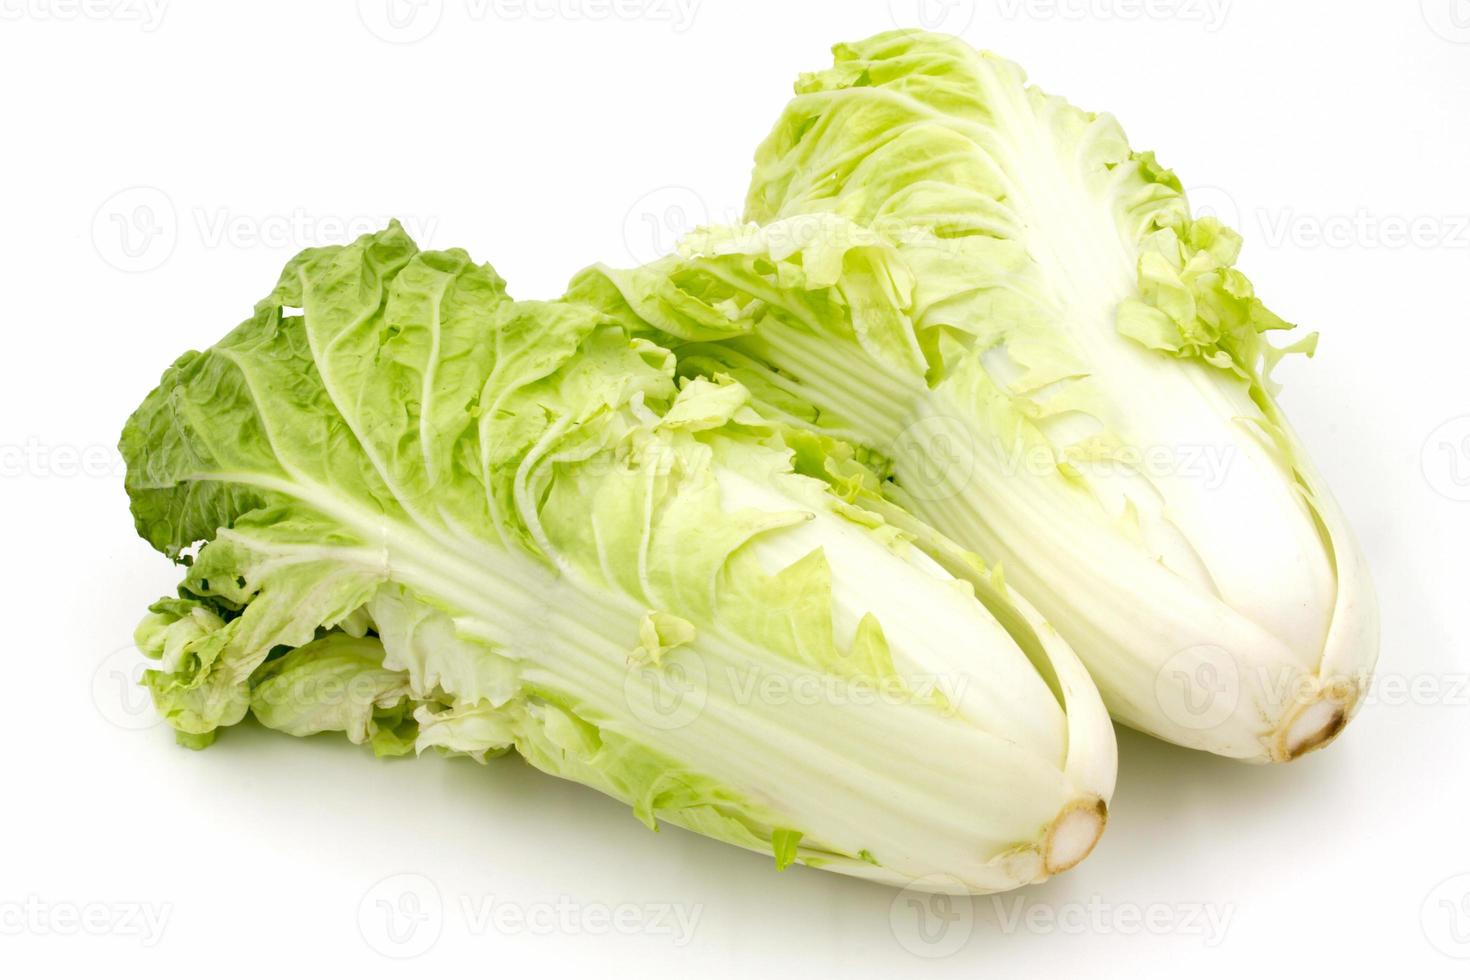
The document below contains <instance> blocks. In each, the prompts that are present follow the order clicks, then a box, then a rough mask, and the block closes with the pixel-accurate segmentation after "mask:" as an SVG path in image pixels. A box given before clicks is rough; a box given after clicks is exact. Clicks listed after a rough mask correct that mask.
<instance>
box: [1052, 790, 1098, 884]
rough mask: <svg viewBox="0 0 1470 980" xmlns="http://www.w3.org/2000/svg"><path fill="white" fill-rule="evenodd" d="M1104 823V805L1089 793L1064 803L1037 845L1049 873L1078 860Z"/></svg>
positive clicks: (1084, 856) (1088, 850) (1080, 860)
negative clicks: (1086, 797) (1087, 795)
mask: <svg viewBox="0 0 1470 980" xmlns="http://www.w3.org/2000/svg"><path fill="white" fill-rule="evenodd" d="M1107 825H1108V805H1107V804H1106V803H1104V802H1103V801H1102V800H1100V799H1097V798H1096V797H1093V798H1091V799H1085V800H1073V801H1072V802H1071V803H1069V804H1067V805H1066V806H1065V807H1064V808H1063V809H1062V812H1061V813H1059V814H1057V818H1056V819H1055V820H1053V821H1052V822H1051V826H1050V827H1048V828H1047V830H1046V839H1045V840H1044V841H1043V842H1042V845H1041V854H1042V861H1043V863H1044V865H1045V867H1046V873H1047V874H1049V875H1054V874H1060V873H1061V872H1063V871H1066V870H1068V869H1070V868H1075V867H1076V866H1077V865H1079V864H1081V863H1082V860H1083V859H1084V858H1086V857H1087V855H1089V854H1091V853H1092V849H1093V848H1094V847H1096V846H1097V842H1098V840H1099V839H1100V838H1101V837H1102V833H1103V829H1104V828H1105V827H1107Z"/></svg>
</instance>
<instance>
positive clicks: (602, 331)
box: [121, 224, 1116, 892]
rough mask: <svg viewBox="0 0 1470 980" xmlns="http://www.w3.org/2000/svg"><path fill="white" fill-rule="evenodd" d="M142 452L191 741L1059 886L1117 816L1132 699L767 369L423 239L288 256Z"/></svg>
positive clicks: (169, 660)
mask: <svg viewBox="0 0 1470 980" xmlns="http://www.w3.org/2000/svg"><path fill="white" fill-rule="evenodd" d="M121 448H122V452H123V455H124V457H125V458H126V461H127V466H128V469H127V479H126V484H127V490H128V493H129V496H130V498H131V504H132V511H133V515H134V518H135V520H136V523H137V528H138V531H139V533H140V534H141V535H142V536H143V537H144V538H145V539H146V540H147V541H148V542H149V543H150V544H151V545H153V546H154V547H155V548H157V549H158V550H159V551H161V552H163V553H164V554H165V555H167V556H169V557H171V558H173V559H175V560H177V561H179V562H180V563H181V564H182V565H183V578H182V581H181V582H180V584H179V587H178V592H177V595H175V596H172V597H168V598H165V599H162V600H160V601H159V602H158V603H157V604H155V605H154V606H153V608H152V609H151V610H150V612H149V614H148V616H147V617H146V618H145V619H144V621H143V623H142V624H141V625H140V627H139V629H138V641H139V644H140V646H141V647H142V649H143V651H144V653H145V654H146V655H147V656H148V657H150V658H151V659H152V661H153V664H152V669H151V670H150V671H149V672H148V673H147V675H146V684H147V685H148V687H149V688H150V690H151V692H152V695H153V698H154V700H155V702H156V704H157V706H158V709H159V711H160V712H161V713H162V714H163V715H164V717H166V718H167V719H168V721H169V723H170V724H171V725H172V726H173V727H174V728H175V729H176V731H177V732H178V733H179V737H180V739H181V741H183V742H185V743H186V744H189V745H193V746H204V745H207V744H208V743H209V742H210V741H211V740H213V739H214V738H215V737H216V735H217V733H218V732H219V731H220V730H221V729H224V728H227V727H229V726H231V725H234V724H237V723H239V722H241V721H242V720H244V719H245V718H247V717H250V716H253V717H254V718H255V719H256V720H257V721H258V722H259V723H261V724H263V725H265V726H267V727H269V728H272V729H275V730H278V731H281V732H285V733H287V734H291V735H298V736H305V735H311V734H316V733H321V732H339V733H342V734H344V735H345V736H346V737H347V738H348V739H350V740H351V741H353V742H356V743H359V744H365V745H369V746H371V747H372V749H373V750H374V751H376V752H377V753H378V754H380V755H401V754H408V753H415V752H423V751H426V750H431V749H432V750H437V751H441V752H445V753H450V754H454V755H462V756H468V757H471V758H474V759H477V760H485V759H487V758H490V757H493V756H496V755H500V754H504V753H507V752H515V753H517V754H519V755H520V756H522V757H523V758H524V759H525V760H526V761H528V762H529V763H531V764H532V765H534V766H536V767H537V768H540V769H542V770H545V771H546V772H549V773H551V774H553V775H556V776H560V777H563V778H567V779H571V780H574V781H576V782H579V783H582V784H585V785H587V786H590V787H593V788H595V789H597V790H599V791H601V792H604V793H606V794H608V795H610V796H613V797H615V798H617V799H619V800H622V801H623V802H625V803H627V804H628V805H629V806H630V807H631V808H632V810H633V812H634V813H635V814H636V815H637V817H638V818H639V819H641V820H643V821H644V822H645V823H647V824H648V825H649V826H650V827H655V828H656V827H657V826H659V825H660V824H663V823H669V824H674V825H677V826H681V827H685V828H688V829H690V830H693V831H696V832H698V833H701V834H705V835H708V836H710V837H714V838H717V839H720V840H723V841H727V842H730V843H733V844H736V845H738V846H741V847H745V848H749V849H752V850H756V851H761V852H764V853H766V854H768V855H771V856H773V857H774V860H775V862H776V864H777V866H778V867H784V866H786V865H788V864H790V863H793V862H797V863H802V864H806V865H809V866H812V867H820V868H828V869H831V870H835V871H839V872H843V873H846V874H851V875H857V876H859V877H864V878H871V879H875V880H880V881H886V882H893V883H897V884H905V885H908V884H912V885H916V886H917V887H937V888H944V889H951V888H961V889H964V890H968V891H977V892H978V891H993V890H999V889H1004V888H1010V887H1014V886H1016V885H1019V884H1023V883H1025V882H1028V881H1034V880H1039V879H1041V878H1044V877H1046V876H1047V875H1048V874H1050V873H1053V872H1055V871H1058V870H1061V869H1063V868H1066V867H1069V866H1071V865H1072V864H1074V863H1076V862H1077V861H1078V860H1080V859H1081V858H1082V857H1083V856H1084V855H1085V854H1086V853H1087V851H1088V850H1090V848H1091V846H1092V844H1093V843H1094V842H1095V840H1096V838H1097V835H1098V833H1099V832H1100V831H1101V829H1102V826H1103V822H1104V819H1105V814H1106V801H1107V799H1108V798H1109V797H1110V795H1111V792H1112V787H1113V780H1114V772H1115V765H1116V758H1115V748H1114V744H1113V739H1112V731H1111V728H1110V723H1109V721H1108V719H1107V716H1106V711H1105V709H1104V708H1103V706H1102V703H1101V700H1100V699H1099V697H1098V695H1097V693H1096V691H1095V689H1094V688H1093V686H1092V684H1091V682H1090V681H1089V680H1088V678H1087V676H1086V674H1085V672H1084V669H1083V668H1082V667H1081V665H1080V663H1079V662H1078V661H1077V659H1076V658H1075V656H1074V655H1073V654H1072V653H1071V651H1070V650H1069V649H1068V647H1067V646H1066V644H1065V643H1064V642H1062V641H1061V639H1060V638H1059V637H1058V636H1057V635H1056V633H1055V632H1054V631H1053V630H1051V629H1050V627H1048V626H1047V625H1046V624H1045V623H1044V622H1043V621H1042V620H1041V619H1040V618H1039V617H1038V616H1037V615H1036V614H1035V612H1034V611H1033V610H1032V609H1031V607H1030V606H1028V605H1027V604H1026V603H1025V601H1024V600H1022V599H1021V598H1019V597H1018V596H1016V595H1015V594H1014V593H1012V592H1011V591H1010V590H1009V588H1008V587H1007V586H1006V585H1005V584H1004V582H1003V581H1001V579H1000V578H999V577H998V576H997V575H996V573H995V570H994V569H991V568H987V567H985V566H984V565H982V564H980V563H979V562H978V561H977V560H975V559H973V557H972V556H968V555H966V554H965V553H963V552H962V551H960V550H959V549H958V548H957V547H956V548H955V549H954V551H955V557H953V558H952V559H951V560H949V561H948V567H945V565H944V564H943V563H941V562H939V561H936V560H935V559H934V558H932V557H930V554H931V553H937V552H936V549H937V548H942V547H945V546H946V544H945V542H944V541H943V539H941V538H940V537H939V536H938V535H937V534H936V533H935V532H933V531H930V530H928V529H927V528H925V527H923V526H922V525H919V524H918V523H917V522H913V523H912V524H909V523H908V522H909V518H907V516H906V515H903V514H902V513H901V512H900V511H898V510H897V509H896V508H891V507H890V505H889V504H888V503H887V502H885V501H882V500H881V499H879V498H877V497H876V496H875V494H874V493H873V486H872V485H871V483H870V482H869V481H867V478H866V476H865V474H866V473H867V469H866V468H865V467H863V466H861V465H859V464H860V463H861V458H860V455H859V454H858V453H856V452H855V451H853V450H851V449H848V448H845V447H843V446H841V445H840V444H839V443H837V442H835V441H833V440H831V439H830V437H828V436H826V435H822V434H816V433H811V432H808V431H803V430H795V429H793V430H787V429H786V428H785V427H784V426H782V425H780V424H778V423H775V422H771V421H768V420H767V419H765V418H763V417H762V416H761V415H759V414H757V413H756V412H755V411H754V410H753V409H752V408H751V405H750V395H749V392H748V391H747V389H746V388H745V387H744V386H743V385H741V384H740V383H738V382H737V381H734V380H732V379H730V378H727V377H713V378H693V379H685V380H683V381H682V382H681V381H680V380H679V379H678V378H677V376H676V372H675V362H674V358H673V356H672V354H671V353H670V352H668V351H667V350H665V349H663V348H661V347H659V346H657V345H655V344H653V343H652V342H650V341H649V340H647V339H645V338H639V337H635V336H633V335H631V334H630V333H629V331H628V330H627V329H626V328H625V326H624V325H623V324H621V323H619V322H618V321H617V320H616V319H615V318H614V317H612V316H610V315H609V314H608V313H606V312H605V311H603V310H602V309H600V308H599V307H597V306H595V305H589V304H583V303H576V302H549V303H541V302H516V301H513V300H511V299H510V298H509V297H508V296H507V294H506V290H505V284H504V282H503V281H502V280H501V279H500V277H499V276H498V275H496V273H495V272H494V271H493V270H492V269H491V268H490V267H489V266H485V265H477V264H475V263H473V262H472V261H470V259H469V258H468V256H466V255H465V253H463V252H460V251H453V250H451V251H437V252H431V251H421V250H420V249H419V248H418V247H417V246H416V245H415V244H414V243H413V242H412V241H411V240H410V239H409V238H408V236H407V235H406V234H405V233H404V232H403V230H402V228H400V227H399V226H398V225H396V224H395V225H393V226H391V227H389V228H388V229H386V230H385V231H383V232H380V233H378V234H374V235H369V236H365V237H364V238H362V239H360V240H359V241H357V242H355V243H353V244H351V245H349V246H344V247H332V248H321V249H312V250H308V251H306V252H304V253H302V254H301V255H300V256H298V257H297V258H296V259H294V260H293V261H292V262H291V263H290V264H289V265H288V266H287V267H286V269H285V271H284V272H283V273H282V275H281V278H280V281H279V283H278V285H277V286H276V287H275V289H274V290H273V291H272V292H271V293H270V294H269V295H268V296H267V297H266V298H265V299H264V300H262V301H261V302H260V303H259V304H258V305H257V306H256V308H255V312H254V315H253V316H251V317H250V318H249V319H247V320H246V321H245V322H244V323H242V324H240V325H239V326H238V327H237V328H236V329H235V330H234V331H232V332H231V333H229V334H228V335H227V336H226V337H225V338H224V339H222V340H220V341H219V342H218V343H216V344H215V345H214V346H212V347H210V348H209V349H207V350H205V351H203V352H190V353H187V354H185V355H183V356H182V357H180V358H179V359H178V360H177V361H176V362H175V363H174V364H173V366H172V367H170V368H169V369H168V370H167V371H166V372H165V374H164V376H163V379H162V381H161V383H160V384H159V386H158V387H157V388H156V389H155V390H154V391H153V392H152V393H151V394H150V395H148V397H147V398H146V399H145V400H144V402H143V404H142V406H141V407H140V408H139V409H138V410H137V412H136V413H135V414H134V415H133V416H132V418H131V419H130V420H129V421H128V423H127V426H126V429H125V430H124V432H123V436H122V444H121ZM863 500H868V501H870V502H871V503H872V504H873V505H874V509H870V508H868V507H865V506H863V503H862V501H863ZM905 525H907V526H905ZM918 536H925V537H927V538H930V539H932V540H931V541H930V543H929V544H928V545H927V546H926V547H925V548H920V547H918V546H916V544H915V539H916V537H918Z"/></svg>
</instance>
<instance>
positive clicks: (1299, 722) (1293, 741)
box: [1271, 697, 1349, 762]
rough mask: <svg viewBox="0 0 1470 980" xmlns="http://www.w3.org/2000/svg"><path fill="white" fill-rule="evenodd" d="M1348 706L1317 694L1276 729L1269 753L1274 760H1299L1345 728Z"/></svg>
mask: <svg viewBox="0 0 1470 980" xmlns="http://www.w3.org/2000/svg"><path fill="white" fill-rule="evenodd" d="M1348 710H1349V705H1346V704H1344V703H1343V702H1341V701H1339V700H1337V699H1335V698H1329V697H1321V698H1318V699H1317V700H1316V701H1310V702H1308V703H1306V704H1304V705H1302V706H1301V707H1299V708H1297V710H1296V711H1295V712H1293V713H1292V715H1291V717H1290V718H1288V719H1287V720H1286V721H1285V722H1283V723H1282V725H1281V727H1280V728H1279V729H1277V732H1276V740H1275V744H1274V745H1273V746H1272V749H1271V755H1272V757H1273V758H1274V759H1275V761H1277V762H1290V761H1291V760H1293V759H1299V758H1301V757H1302V756H1304V755H1306V754H1307V753H1308V752H1312V751H1314V750H1316V749H1320V748H1321V747H1322V746H1324V745H1326V744H1327V743H1328V742H1331V741H1332V740H1333V739H1334V738H1336V737H1337V736H1338V734H1339V733H1340V732H1341V731H1342V730H1343V729H1344V728H1345V727H1347V721H1348Z"/></svg>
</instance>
